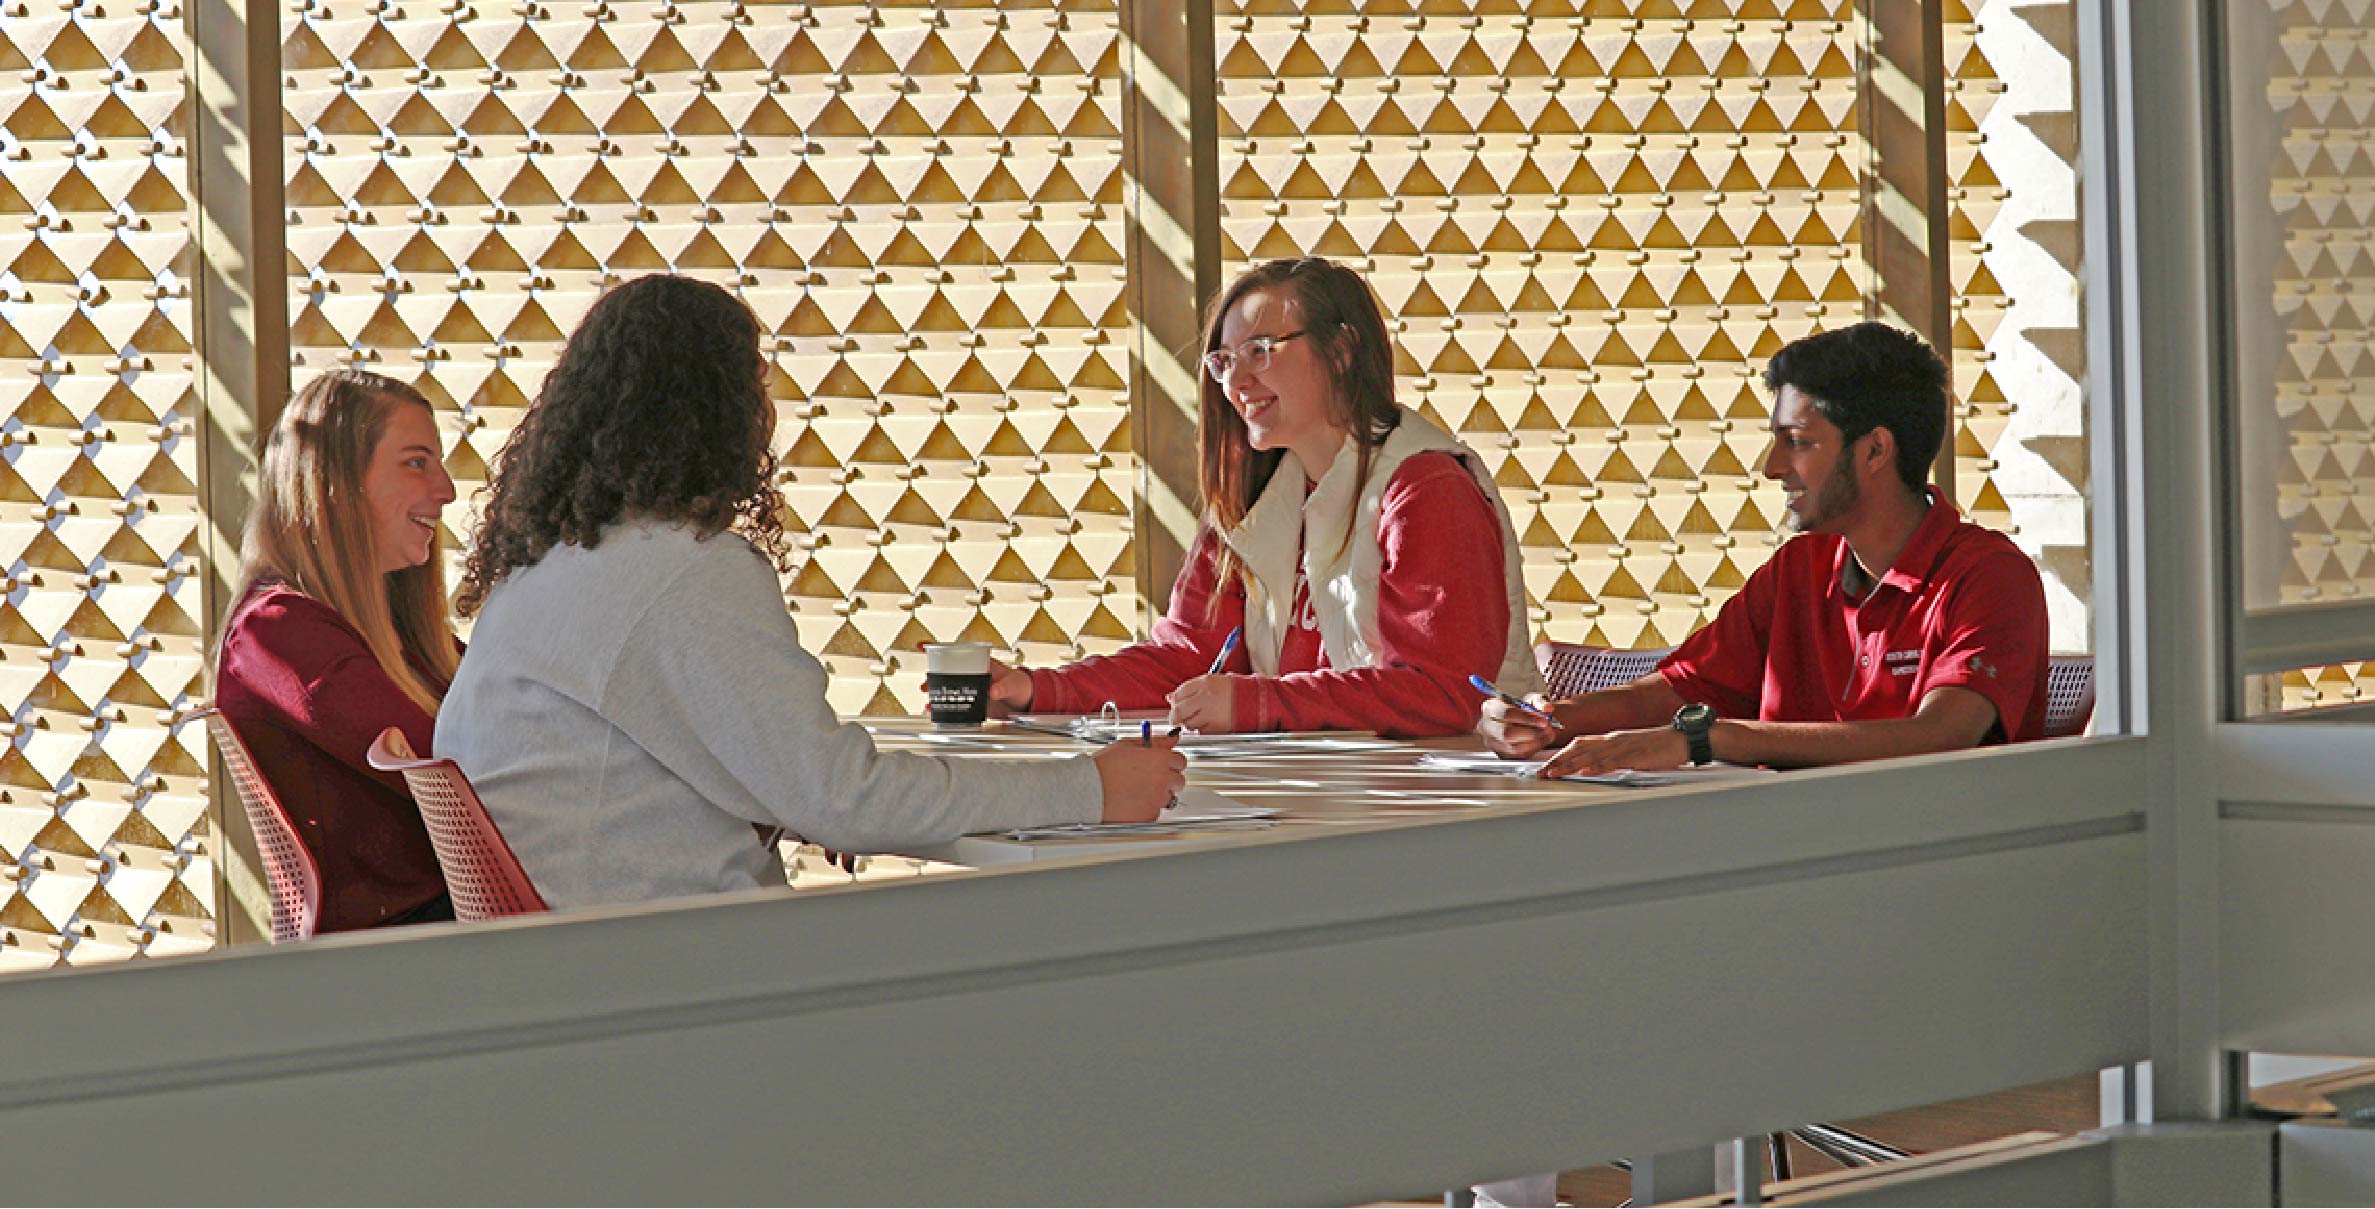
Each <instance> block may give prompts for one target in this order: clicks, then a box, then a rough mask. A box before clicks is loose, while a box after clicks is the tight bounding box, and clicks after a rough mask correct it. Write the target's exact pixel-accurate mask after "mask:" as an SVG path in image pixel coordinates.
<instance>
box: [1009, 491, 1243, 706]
mask: <svg viewBox="0 0 2375 1209" xmlns="http://www.w3.org/2000/svg"><path fill="white" fill-rule="evenodd" d="M1219 578H1220V535H1219V533H1218V531H1217V530H1214V529H1213V528H1211V527H1210V526H1206V527H1205V528H1204V529H1203V530H1202V531H1201V532H1199V533H1198V535H1197V537H1196V546H1195V549H1194V550H1193V551H1191V552H1190V553H1189V556H1188V563H1187V567H1186V569H1185V570H1183V571H1182V572H1181V573H1180V576H1179V580H1178V582H1177V583H1175V584H1174V585H1172V588H1171V607H1170V609H1169V610H1168V611H1167V612H1165V613H1164V614H1163V616H1162V617H1161V618H1159V619H1158V620H1156V622H1155V626H1154V634H1153V636H1151V637H1149V638H1148V639H1147V640H1146V641H1144V642H1138V643H1132V644H1131V645H1129V646H1126V647H1123V648H1122V649H1120V650H1118V651H1115V652H1114V653H1112V654H1110V655H1095V656H1091V657H1089V658H1087V659H1083V660H1081V661H1079V662H1078V663H1069V664H1066V665H1064V666H1063V667H1059V668H1043V669H1039V670H1035V671H1033V672H1032V673H1031V712H1033V713H1040V714H1088V713H1095V712H1096V711H1097V710H1098V709H1099V708H1101V707H1102V706H1103V705H1104V704H1105V703H1106V702H1108V701H1110V702H1112V703H1113V704H1114V706H1115V708H1118V709H1161V708H1163V707H1164V706H1165V705H1168V704H1169V703H1170V699H1171V690H1173V689H1176V688H1178V687H1179V686H1180V685H1182V684H1185V683H1187V682H1188V681H1190V680H1193V679H1195V678H1196V677H1198V676H1201V675H1203V674H1204V673H1205V672H1206V670H1208V669H1209V668H1211V666H1212V657H1213V656H1215V655H1217V654H1219V653H1220V649H1221V647H1222V646H1223V645H1224V644H1226V643H1227V642H1228V640H1229V631H1231V630H1234V629H1236V628H1237V627H1238V626H1240V625H1243V624H1244V622H1245V588H1244V586H1243V585H1242V584H1231V585H1229V586H1228V587H1227V588H1226V590H1222V591H1220V599H1219V607H1218V608H1217V609H1214V608H1213V607H1212V605H1213V596H1214V593H1215V591H1216V589H1217V588H1218V581H1219ZM1207 613H1209V614H1210V615H1209V616H1207ZM1252 668H1253V664H1252V663H1251V661H1250V658H1249V656H1248V655H1247V654H1246V652H1245V648H1244V646H1243V645H1242V644H1240V645H1239V647H1238V649H1237V650H1235V651H1233V652H1231V653H1230V654H1229V663H1228V666H1227V668H1225V669H1224V670H1227V671H1233V672H1245V671H1251V670H1252Z"/></svg>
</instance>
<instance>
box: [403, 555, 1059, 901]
mask: <svg viewBox="0 0 2375 1209" xmlns="http://www.w3.org/2000/svg"><path fill="white" fill-rule="evenodd" d="M436 751H437V754H438V755H440V756H446V757H450V758H451V759H453V760H454V761H455V762H456V763H458V764H460V765H461V768H462V772H463V773H464V775H466V776H468V777H469V778H470V782H471V784H472V785H473V786H474V787H476V789H477V790H478V794H479V797H480V798H482V799H483V800H484V801H485V802H486V807H487V813H488V814H489V815H490V816H492V817H493V819H494V821H495V826H496V827H497V828H498V829H500V830H501V831H502V833H503V838H504V839H505V840H506V841H508V842H509V843H510V844H511V847H512V851H513V852H515V853H517V854H518V856H519V859H520V863H521V865H522V866H524V867H525V868H526V869H527V871H528V876H529V878H530V879H531V880H533V881H534V882H535V883H536V889H537V891H538V892H539V893H540V894H542V895H543V896H544V900H545V902H546V904H547V905H549V906H551V907H552V908H554V909H555V910H562V909H567V908H574V907H586V906H593V905H596V904H602V903H626V902H639V901H643V900H648V899H655V898H671V897H676V896H679V895H691V894H710V893H716V892H719V891H727V890H745V889H749V888H751V887H754V886H781V885H783V884H784V873H783V866H782V863H781V862H780V861H779V860H778V859H777V858H776V855H775V853H774V852H773V851H772V850H770V849H768V848H767V847H765V846H763V845H762V844H761V843H760V842H759V839H758V837H757V835H756V834H755V833H754V832H753V831H752V829H751V824H753V823H761V824H765V825H768V826H771V827H773V826H780V827H784V828H788V829H789V830H791V831H792V832H794V833H796V834H798V835H800V836H802V837H804V838H806V839H809V840H813V841H815V842H817V843H819V844H823V845H825V846H826V847H828V848H833V849H837V850H840V851H846V852H879V851H883V850H886V849H895V848H899V847H903V846H912V845H921V844H933V843H940V842H944V841H947V840H952V839H955V838H956V837H957V836H959V835H962V834H966V833H969V832H980V831H994V830H1002V829H1005V828H1012V827H1033V826H1043V825H1047V824H1055V823H1084V822H1095V821H1096V820H1097V819H1098V817H1099V816H1100V814H1101V811H1102V798H1103V793H1102V790H1101V788H1100V785H1099V782H1098V779H1097V770H1096V766H1095V765H1094V764H1093V763H1092V762H1091V761H1090V760H1089V758H1088V757H1087V756H1085V755H1084V756H1075V757H1071V758H1067V759H1058V760H1029V761H1024V760H1000V761H975V760H968V761H965V762H964V763H963V764H962V765H958V764H954V763H952V762H950V761H947V760H942V759H937V758H934V757H930V756H920V755H911V754H905V753H897V752H879V751H876V750H875V748H874V741H873V739H872V738H871V737H870V736H868V735H867V733H866V731H865V730H864V728H862V727H859V726H857V725H854V724H850V723H844V722H841V721H839V720H837V719H836V718H835V717H834V716H833V711H832V708H831V707H830V706H829V705H827V704H826V702H825V670H824V667H823V665H821V664H819V663H818V662H817V661H816V658H815V657H814V656H812V655H810V654H809V653H808V652H807V651H804V650H802V649H801V648H800V638H799V633H798V631H797V630H796V629H795V628H794V627H793V625H792V619H791V616H790V614H788V613H787V612H785V610H784V604H783V596H782V595H781V589H780V587H779V586H778V584H777V582H776V578H775V572H774V570H773V569H772V568H770V567H769V566H768V565H767V563H766V561H765V560H764V559H762V558H761V557H759V554H758V552H757V551H756V550H754V549H752V548H751V546H750V543H748V542H746V541H744V540H743V539H742V538H740V537H738V536H735V535H733V534H730V533H728V534H720V535H718V536H716V537H712V538H709V539H708V540H706V541H696V540H694V538H693V535H692V533H691V531H689V530H686V529H682V528H677V527H673V526H667V525H658V524H621V525H614V526H612V527H611V528H610V529H609V530H607V531H605V532H604V533H603V535H602V542H601V544H600V545H599V546H597V547H595V548H594V549H591V550H589V549H585V548H584V547H580V546H562V547H559V548H557V549H555V550H553V551H552V552H551V553H550V554H547V555H545V557H544V559H543V561H541V562H539V563H537V564H536V565H535V566H532V567H527V568H523V569H521V570H518V571H514V572H512V573H511V575H510V577H509V578H507V579H505V580H504V581H503V582H501V583H500V584H497V585H496V587H495V589H494V591H492V592H490V593H489V594H488V596H487V600H486V605H485V608H484V609H483V610H482V611H481V612H480V615H479V619H478V624H477V626H476V628H475V629H474V630H473V631H472V633H471V635H470V647H469V653H468V654H467V655H465V656H464V657H463V659H462V668H461V671H460V672H459V673H458V674H457V675H456V676H455V678H454V684H453V688H452V690H451V691H450V692H448V693H447V694H446V697H445V704H444V706H443V708H442V709H441V710H440V711H439V713H438V716H437V747H436Z"/></svg>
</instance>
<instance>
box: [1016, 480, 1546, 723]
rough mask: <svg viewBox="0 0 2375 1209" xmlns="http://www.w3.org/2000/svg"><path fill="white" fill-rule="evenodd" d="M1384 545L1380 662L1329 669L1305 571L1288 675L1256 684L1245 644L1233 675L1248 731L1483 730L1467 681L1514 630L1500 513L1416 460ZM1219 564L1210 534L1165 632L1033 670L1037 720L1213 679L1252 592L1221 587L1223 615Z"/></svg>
mask: <svg viewBox="0 0 2375 1209" xmlns="http://www.w3.org/2000/svg"><path fill="white" fill-rule="evenodd" d="M1377 541H1378V544H1379V545H1380V546H1381V547H1383V553H1384V560H1383V565H1382V566H1381V567H1380V568H1379V570H1378V576H1377V637H1378V646H1377V664H1376V666H1374V667H1365V668H1331V667H1329V666H1328V658H1327V654H1326V652H1325V651H1324V650H1322V649H1321V645H1320V636H1319V622H1318V620H1317V618H1316V617H1315V616H1314V615H1313V613H1312V611H1311V609H1310V607H1309V594H1310V585H1309V584H1308V583H1306V582H1305V580H1304V575H1303V572H1302V571H1301V569H1300V568H1298V569H1297V570H1296V572H1295V608H1294V615H1293V622H1292V623H1291V624H1290V625H1289V626H1288V627H1287V630H1286V634H1285V636H1284V640H1283V642H1282V643H1281V644H1280V649H1279V655H1278V671H1279V674H1278V675H1276V676H1256V675H1253V674H1252V670H1253V664H1252V661H1251V659H1250V658H1249V656H1248V655H1247V654H1246V652H1245V650H1244V648H1243V647H1242V646H1241V647H1239V649H1238V650H1236V651H1235V652H1233V653H1232V654H1231V655H1230V656H1229V662H1228V663H1227V665H1226V666H1224V667H1223V668H1222V671H1224V672H1226V673H1231V674H1233V676H1234V683H1233V684H1232V686H1231V687H1232V695H1231V701H1232V704H1233V706H1234V710H1235V713H1236V723H1237V729H1239V730H1247V731H1256V730H1371V731H1376V732H1377V733H1378V734H1381V735H1392V736H1397V737H1420V736H1428V735H1456V734H1464V733H1466V732H1467V731H1469V730H1471V729H1473V728H1474V727H1475V725H1476V717H1477V714H1478V712H1479V711H1480V710H1481V709H1482V708H1483V705H1484V698H1483V697H1482V696H1481V695H1479V694H1478V693H1477V692H1476V690H1475V689H1473V688H1470V687H1469V686H1468V677H1470V676H1472V675H1473V676H1484V677H1487V678H1490V677H1492V676H1494V675H1495V674H1497V673H1498V672H1499V671H1500V668H1501V660H1502V658H1503V657H1504V655H1505V654H1506V651H1507V643H1508V635H1509V626H1510V623H1511V619H1510V616H1509V598H1508V595H1507V590H1506V588H1505V587H1504V581H1503V579H1502V574H1501V559H1502V550H1501V533H1500V522H1499V520H1498V519H1497V518H1496V517H1495V516H1494V514H1493V510H1492V505H1490V504H1488V503H1486V502H1485V498H1484V493H1483V491H1482V490H1481V489H1479V488H1478V487H1477V485H1476V480H1475V478H1474V477H1473V476H1471V475H1470V474H1469V473H1468V470H1467V468H1466V467H1465V466H1462V465H1461V464H1460V462H1459V461H1458V459H1456V458H1453V457H1452V456H1451V455H1449V454H1443V453H1422V454H1417V455H1414V456H1412V457H1411V458H1409V459H1408V460H1406V461H1404V462H1403V463H1402V465H1401V467H1400V468H1399V469H1398V470H1397V471H1396V472H1395V473H1394V477H1393V478H1392V479H1391V480H1389V481H1388V482H1387V484H1386V489H1385V496H1384V498H1383V499H1382V500H1381V501H1380V503H1379V509H1378V519H1377ZM1219 559H1220V539H1219V537H1218V535H1217V534H1215V533H1214V531H1213V530H1212V529H1210V528H1209V527H1207V528H1206V529H1205V530H1204V531H1203V532H1202V533H1200V534H1199V535H1198V536H1197V539H1196V545H1195V549H1194V550H1193V551H1191V552H1190V554H1189V556H1188V563H1187V566H1186V567H1185V568H1184V569H1183V570H1182V571H1181V572H1180V576H1179V580H1178V582H1177V583H1176V584H1175V585H1174V586H1173V587H1172V590H1171V607H1170V609H1169V611H1168V612H1167V613H1166V614H1165V615H1164V616H1163V617H1162V618H1160V619H1159V620H1157V621H1156V622H1155V625H1154V633H1153V635H1152V636H1151V637H1149V638H1148V639H1147V640H1146V641H1145V642H1140V643H1136V644H1134V645H1131V646H1128V647H1124V648H1122V649H1121V650H1119V651H1116V652H1114V653H1113V654H1111V655H1104V656H1098V657H1093V658H1089V659H1084V660H1081V661H1080V662H1078V663H1074V664H1069V665H1067V666H1065V667H1060V668H1048V669H1042V670H1037V671H1033V672H1032V673H1031V709H1032V711H1033V712H1036V713H1056V714H1061V713H1094V712H1096V710H1097V708H1098V707H1099V706H1101V705H1103V704H1104V703H1106V702H1108V701H1110V702H1112V703H1113V704H1114V705H1115V706H1116V707H1118V708H1121V709H1160V708H1162V707H1163V706H1164V704H1165V703H1166V701H1167V698H1168V697H1169V695H1170V693H1171V690H1173V689H1175V688H1178V687H1179V686H1180V685H1182V684H1184V683H1186V682H1188V681H1189V680H1193V679H1195V678H1196V677H1198V676H1201V675H1203V674H1205V671H1206V670H1207V669H1208V668H1209V667H1210V666H1211V664H1212V660H1213V657H1214V656H1215V655H1217V654H1219V653H1220V648H1221V645H1222V644H1223V643H1224V642H1226V641H1227V640H1228V635H1229V631H1230V630H1232V629H1235V628H1237V627H1238V626H1240V625H1242V624H1244V621H1245V587H1244V585H1243V584H1241V583H1231V584H1229V585H1227V586H1226V587H1225V588H1219V589H1218V590H1219V591H1220V594H1221V595H1220V600H1219V607H1218V608H1217V609H1215V608H1213V607H1212V600H1213V593H1214V591H1215V590H1216V587H1217V585H1216V581H1217V580H1218V579H1219ZM1519 621H1520V624H1522V621H1523V619H1519Z"/></svg>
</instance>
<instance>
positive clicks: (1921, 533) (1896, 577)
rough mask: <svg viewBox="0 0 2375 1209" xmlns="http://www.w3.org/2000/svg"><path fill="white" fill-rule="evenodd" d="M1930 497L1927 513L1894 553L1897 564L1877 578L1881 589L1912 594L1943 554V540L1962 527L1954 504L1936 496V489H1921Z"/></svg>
mask: <svg viewBox="0 0 2375 1209" xmlns="http://www.w3.org/2000/svg"><path fill="white" fill-rule="evenodd" d="M1924 491H1925V493H1926V494H1927V495H1928V496H1929V497H1930V510H1929V511H1928V512H1926V513H1923V514H1922V518H1921V524H1920V525H1919V526H1917V527H1916V528H1915V529H1914V530H1913V536H1912V537H1911V538H1908V539H1907V540H1906V542H1905V548H1904V549H1903V550H1900V551H1898V552H1897V561H1896V562H1894V563H1891V564H1890V565H1889V569H1888V574H1886V575H1883V576H1881V577H1880V583H1881V586H1884V587H1893V588H1895V589H1897V590H1898V591H1900V592H1912V591H1915V590H1917V589H1919V588H1920V587H1921V585H1922V584H1923V582H1924V581H1926V580H1928V579H1929V578H1930V575H1931V574H1932V573H1933V572H1935V571H1936V570H1937V569H1938V556H1939V555H1940V554H1941V553H1943V552H1944V551H1945V548H1946V539H1947V538H1948V537H1950V536H1952V535H1953V533H1954V531H1955V527H1956V526H1957V525H1959V524H1961V523H1962V519H1963V513H1962V510H1961V509H1959V508H1956V507H1955V506H1954V502H1953V501H1951V500H1949V499H1947V498H1946V497H1945V496H1943V495H1941V494H1939V492H1938V489H1937V488H1936V487H1929V488H1925V489H1924Z"/></svg>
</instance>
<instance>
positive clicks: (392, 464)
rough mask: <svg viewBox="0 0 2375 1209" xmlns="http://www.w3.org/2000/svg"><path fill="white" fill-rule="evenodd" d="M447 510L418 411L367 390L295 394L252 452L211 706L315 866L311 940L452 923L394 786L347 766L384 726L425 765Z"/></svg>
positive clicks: (341, 380) (322, 383)
mask: <svg viewBox="0 0 2375 1209" xmlns="http://www.w3.org/2000/svg"><path fill="white" fill-rule="evenodd" d="M453 500H454V481H453V479H452V477H451V476H449V475H448V474H447V473H446V471H445V462H444V455H443V452H442V450H441V446H440V442H439V440H438V435H437V422H436V417H435V414H434V413H433V412H432V411H431V409H430V407H429V401H428V400H427V399H425V398H423V397H421V394H420V392H419V391H417V390H414V389H413V388H412V387H410V386H407V385H405V384H404V383H402V382H398V381H396V380H394V379H392V378H385V377H381V376H380V375H378V374H372V373H365V372H363V371H360V370H342V371H338V372H333V373H328V374H324V375H322V376H321V377H318V378H315V379H314V380H313V381H311V382H309V383H307V384H306V385H305V388H304V389H302V390H300V391H298V392H297V394H296V397H295V398H293V399H291V400H289V405H288V408H287V409H286V410H284V411H283V412H282V413H281V416H280V422H279V423H278V424H277V425H275V426H274V428H273V430H272V437H271V440H270V441H269V442H268V443H267V444H266V445H265V447H264V464H263V472H262V481H261V482H260V483H259V485H258V490H257V498H256V505H255V510H254V511H253V512H252V513H251V514H250V515H249V517H248V523H247V533H246V537H245V540H244V541H243V542H242V545H241V550H240V567H239V580H240V597H239V602H238V604H237V605H236V606H234V607H233V609H232V611H231V617H230V620H229V622H228V623H227V624H225V626H224V627H223V632H222V635H221V638H220V639H219V641H218V642H217V644H216V647H215V665H214V700H215V705H216V707H217V708H219V709H221V710H222V713H223V716H224V717H225V718H227V719H228V720H229V721H230V723H231V725H232V726H233V728H235V729H236V730H237V731H238V732H239V736H240V738H241V739H243V740H245V741H246V743H247V746H248V749H249V751H250V752H252V753H253V754H254V756H255V761H256V766H257V768H258V769H259V770H260V771H261V772H262V773H263V774H264V779H265V780H266V781H268V782H270V783H271V785H272V788H273V792H274V793H276V794H278V795H279V797H280V800H281V804H282V805H283V806H285V807H286V808H287V809H288V812H289V816H290V819H291V821H292V822H293V823H295V824H296V828H297V834H298V835H299V836H300V837H301V838H302V839H303V840H304V842H305V847H306V850H307V851H309V852H311V853H312V854H313V858H314V861H315V862H316V863H317V864H318V865H319V866H320V867H321V877H322V901H321V915H320V919H319V930H321V931H324V932H337V931H345V930H349V929H354V928H368V927H375V926H378V925H381V924H391V923H415V922H421V921H426V920H438V919H452V918H453V905H452V903H451V901H450V900H449V899H448V898H447V896H446V892H445V878H444V876H443V875H442V874H441V873H440V872H439V870H438V867H437V856H436V853H435V852H434V851H432V850H431V849H430V847H429V833H428V831H427V829H426V827H425V826H424V825H423V824H422V822H421V816H420V812H419V810H418V809H417V808H415V807H414V805H413V802H412V797H411V795H410V794H409V793H407V792H406V791H405V788H404V781H403V778H401V777H399V776H395V775H392V774H387V773H380V772H376V771H373V770H372V768H371V766H370V765H369V764H367V763H365V761H364V758H363V753H364V752H366V751H368V750H369V749H370V746H371V741H372V739H373V738H375V737H377V736H378V735H379V734H380V732H382V731H384V730H386V729H387V728H388V727H391V726H393V727H397V728H400V729H401V730H403V732H404V734H405V737H406V738H407V739H409V740H410V741H411V742H412V745H413V749H414V750H415V751H428V750H429V748H430V740H431V738H432V737H433V735H434V733H435V730H436V725H437V723H436V715H437V706H438V702H439V700H440V699H441V698H442V697H443V696H444V695H445V688H446V685H447V684H449V683H450V682H451V681H452V680H453V675H454V669H455V667H456V666H457V665H458V664H459V662H460V649H459V646H458V645H457V643H456V642H455V639H454V632H453V627H452V624H451V623H450V622H449V621H448V620H447V614H446V597H445V570H444V560H443V559H442V558H441V557H440V554H441V551H440V549H439V547H440V545H441V540H440V532H439V528H438V521H439V516H440V514H441V513H442V512H443V511H444V509H445V506H446V505H447V504H450V503H452V502H453Z"/></svg>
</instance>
